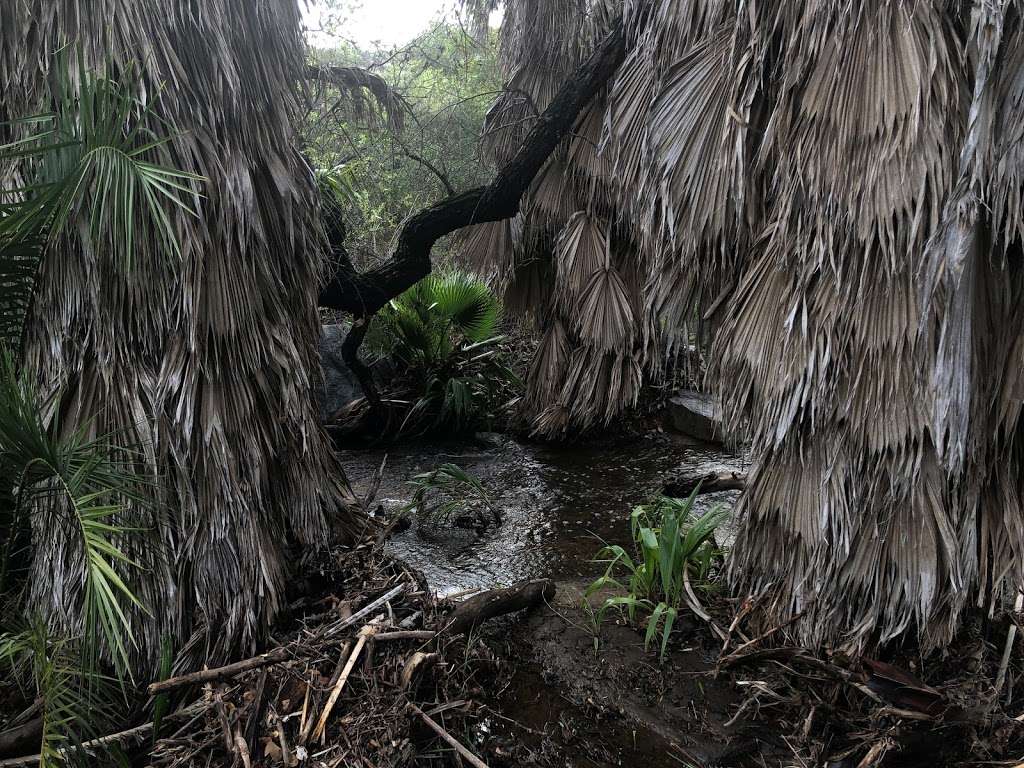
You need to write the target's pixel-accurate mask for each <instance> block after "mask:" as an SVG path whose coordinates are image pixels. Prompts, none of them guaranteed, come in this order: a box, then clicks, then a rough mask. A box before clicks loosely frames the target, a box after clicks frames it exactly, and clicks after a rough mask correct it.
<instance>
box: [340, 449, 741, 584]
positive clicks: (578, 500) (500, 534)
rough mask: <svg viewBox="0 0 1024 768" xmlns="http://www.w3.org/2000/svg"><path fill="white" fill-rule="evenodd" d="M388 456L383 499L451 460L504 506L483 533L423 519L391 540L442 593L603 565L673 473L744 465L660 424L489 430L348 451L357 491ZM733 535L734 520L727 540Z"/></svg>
mask: <svg viewBox="0 0 1024 768" xmlns="http://www.w3.org/2000/svg"><path fill="white" fill-rule="evenodd" d="M385 455H386V456H387V464H386V469H385V472H384V477H383V482H382V484H381V488H380V491H379V493H378V494H377V502H378V503H380V504H382V505H383V506H384V507H385V509H386V510H387V511H388V512H391V511H394V510H396V509H398V508H400V507H401V506H402V505H404V504H405V503H406V502H407V501H408V500H409V497H410V496H411V493H412V489H411V487H410V486H409V484H408V481H409V480H410V479H411V478H412V477H413V476H414V475H416V474H418V473H421V472H429V471H431V470H433V469H435V468H436V467H437V466H439V465H440V464H444V463H449V462H450V463H453V464H457V465H458V466H460V467H462V469H464V470H466V471H467V472H470V473H471V474H473V475H475V476H476V477H477V478H478V479H479V480H480V481H481V482H482V484H483V486H484V487H485V489H486V490H487V492H488V494H489V495H490V496H491V498H492V499H493V501H494V503H495V505H496V506H497V507H498V508H499V509H500V510H501V511H502V513H503V515H504V522H503V524H502V525H501V526H498V527H493V526H492V527H490V528H488V529H487V530H484V531H482V532H475V531H473V530H463V529H461V528H458V527H455V526H453V525H451V524H450V523H444V522H438V521H417V522H415V523H414V524H413V526H412V527H411V528H410V529H408V530H406V531H404V532H402V533H400V534H398V535H396V536H394V537H393V538H392V539H391V542H390V545H389V546H390V547H391V551H392V552H393V553H394V554H395V555H397V556H399V557H401V558H402V559H404V560H405V561H406V562H407V563H409V564H410V565H411V566H413V567H415V568H418V569H420V570H421V571H423V572H424V574H425V575H426V577H427V580H428V581H429V583H430V584H431V585H432V586H433V587H434V589H436V590H437V591H438V593H440V594H442V595H445V594H452V593H455V592H461V591H465V590H470V589H475V588H490V587H494V586H506V585H509V584H512V583H514V582H517V581H522V580H524V579H529V578H538V577H551V578H555V579H559V578H569V577H578V576H589V575H592V574H595V573H597V572H598V571H599V570H600V566H598V565H596V564H595V563H593V562H592V560H593V557H594V555H595V553H596V552H597V550H598V549H600V547H601V546H602V542H608V543H616V544H623V545H626V544H628V540H629V512H630V510H631V509H632V508H633V506H634V505H636V504H638V503H641V502H643V501H644V500H645V499H649V498H650V497H651V496H652V495H654V494H656V493H658V492H659V490H660V489H661V487H662V486H663V485H664V483H665V482H666V481H667V480H668V479H670V478H671V477H673V476H676V475H681V474H686V475H692V474H698V473H706V472H712V471H723V470H736V469H743V468H744V464H743V462H742V460H741V459H740V458H739V457H737V456H735V455H733V454H730V453H728V452H726V451H725V450H724V449H722V448H720V447H716V446H711V445H708V444H705V443H699V442H694V441H690V440H688V439H687V438H684V437H682V436H678V435H670V434H663V433H658V432H655V433H651V434H649V435H647V436H644V437H641V438H622V439H609V440H605V441H601V442H591V443H585V444H574V445H561V446H551V445H536V444H529V443H523V442H518V441H516V440H513V439H511V438H505V437H500V436H496V435H489V436H487V437H486V439H485V440H483V441H480V442H475V443H462V444H422V443H420V444H416V445H409V446H402V447H398V448H391V449H389V450H388V451H384V450H380V449H375V450H360V451H345V452H344V453H343V455H342V461H343V464H344V466H345V469H346V471H347V472H348V473H349V478H350V480H351V482H352V484H353V486H354V487H355V488H356V490H357V491H362V490H364V489H365V488H367V487H368V486H369V484H370V482H371V479H372V477H373V473H374V471H375V470H376V469H377V468H378V467H379V466H380V463H381V461H382V460H383V459H384V457H385ZM735 495H736V494H735V493H722V494H710V495H707V496H702V497H700V498H699V499H698V502H697V505H698V509H699V510H701V511H703V510H706V509H708V508H710V507H711V506H712V505H714V504H719V503H726V504H731V503H732V502H733V501H734V499H735ZM729 538H730V531H729V530H728V526H726V530H724V531H722V532H721V533H720V535H719V541H720V543H727V542H728V539H729Z"/></svg>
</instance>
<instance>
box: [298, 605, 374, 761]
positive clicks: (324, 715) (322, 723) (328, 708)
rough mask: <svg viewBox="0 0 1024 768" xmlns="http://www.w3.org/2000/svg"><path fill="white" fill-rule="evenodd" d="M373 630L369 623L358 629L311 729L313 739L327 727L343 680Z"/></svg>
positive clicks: (342, 686) (350, 672) (354, 663)
mask: <svg viewBox="0 0 1024 768" xmlns="http://www.w3.org/2000/svg"><path fill="white" fill-rule="evenodd" d="M375 631H376V630H375V629H374V627H372V626H369V625H367V626H365V627H363V628H362V630H360V632H359V640H358V641H356V647H355V648H353V649H352V655H351V656H349V657H348V661H347V662H346V663H345V669H344V670H343V671H342V673H341V675H340V676H339V677H338V682H337V683H335V685H334V690H332V691H331V695H330V697H329V698H328V699H327V703H326V704H324V711H323V712H321V713H320V720H319V722H317V724H316V728H315V729H314V730H313V741H316V740H317V739H318V738H320V734H322V733H323V732H324V728H326V727H327V720H328V718H330V716H331V712H332V710H333V709H334V705H335V704H337V703H338V697H339V696H340V695H341V689H342V688H344V687H345V681H346V680H348V676H349V675H351V674H352V670H353V668H354V667H355V665H356V661H357V660H358V659H359V654H360V653H362V651H363V646H365V645H366V643H367V641H368V640H369V639H370V638H371V637H373V634H374V632H375Z"/></svg>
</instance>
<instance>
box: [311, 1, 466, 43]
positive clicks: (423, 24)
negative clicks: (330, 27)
mask: <svg viewBox="0 0 1024 768" xmlns="http://www.w3.org/2000/svg"><path fill="white" fill-rule="evenodd" d="M357 5H358V7H357V9H356V10H355V11H354V12H353V14H352V16H351V18H350V19H349V20H348V23H347V24H345V28H344V29H343V30H341V34H342V36H343V37H345V38H347V39H349V40H352V41H354V42H356V43H359V44H360V45H367V44H369V43H372V42H375V41H380V42H381V43H383V44H384V45H387V46H392V45H403V44H404V43H408V42H409V41H410V40H412V39H414V38H415V37H416V36H417V35H419V34H420V33H422V32H424V31H426V30H427V28H428V27H429V26H430V23H431V22H433V21H434V20H436V19H437V18H438V17H439V16H440V15H441V13H442V12H445V13H448V14H449V15H450V16H451V17H452V18H454V14H453V8H454V5H455V3H454V2H453V0H362V1H361V2H359V3H357ZM323 15H324V4H323V3H322V2H317V0H310V2H309V5H308V7H307V9H306V11H305V17H306V27H307V29H308V30H309V36H310V40H311V42H313V43H314V44H315V45H329V44H330V42H331V38H330V37H329V36H328V35H325V34H324V33H323V32H321V31H319V30H320V29H321V26H322V24H323V20H324V19H323Z"/></svg>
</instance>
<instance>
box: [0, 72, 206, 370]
mask: <svg viewBox="0 0 1024 768" xmlns="http://www.w3.org/2000/svg"><path fill="white" fill-rule="evenodd" d="M66 58H67V57H66V55H62V56H60V57H59V59H60V61H61V62H62V64H61V66H59V67H58V72H59V73H61V75H62V76H61V77H60V79H59V84H58V85H59V93H58V98H57V99H56V109H55V111H54V112H52V113H50V114H45V115H39V116H36V117H32V118H28V119H24V120H20V121H17V122H15V123H12V124H10V127H11V128H12V129H14V130H15V131H16V132H17V133H19V134H21V137H20V138H18V139H17V140H15V141H13V142H10V143H8V144H5V145H3V146H0V168H7V167H13V166H14V164H15V163H16V164H17V167H18V169H19V172H18V177H19V182H17V183H15V184H13V185H11V186H10V187H5V188H4V189H3V190H2V191H0V339H3V340H4V342H5V343H7V344H8V346H9V347H10V348H11V349H15V350H17V349H18V348H19V346H20V337H21V329H22V326H23V324H24V320H25V317H26V314H27V313H28V311H29V308H30V306H31V300H32V293H33V290H34V285H35V277H36V275H37V274H38V270H39V265H40V263H41V262H42V259H43V258H44V256H45V254H46V252H47V249H53V248H58V247H60V245H61V243H62V242H64V241H65V240H66V239H69V238H71V239H74V238H77V239H79V240H81V241H83V242H82V245H83V247H85V248H88V249H103V250H106V251H108V252H110V253H112V254H116V255H118V256H119V259H118V260H117V261H118V263H119V264H120V266H121V268H122V269H125V270H127V269H129V268H130V267H131V262H132V258H133V255H134V253H135V243H136V241H137V240H144V241H146V242H147V243H153V244H154V245H155V246H156V247H157V249H158V252H159V253H161V254H162V255H163V256H164V257H165V258H175V257H179V256H180V255H181V247H180V244H179V242H178V235H177V232H176V231H175V227H174V225H173V224H172V216H171V210H170V209H179V210H183V211H185V212H187V213H189V214H194V213H195V201H196V199H197V198H198V192H197V189H196V187H197V183H198V182H199V181H201V177H199V176H196V175H195V174H191V173H185V172H183V171H178V170H175V169H172V168H170V167H168V166H166V165H162V164H160V163H159V162H157V161H156V158H157V157H158V155H159V154H160V153H159V150H160V148H161V147H162V146H163V145H164V144H166V143H168V142H169V141H170V138H168V137H159V136H157V134H156V133H154V131H153V129H152V128H151V127H150V126H151V125H156V126H160V125H161V124H160V121H159V120H158V119H157V118H156V117H155V115H154V114H153V101H152V100H150V101H148V102H144V101H142V99H141V98H139V97H138V96H136V95H135V94H134V93H133V92H132V91H131V89H130V88H129V87H127V86H125V85H122V84H121V83H120V82H117V81H114V80H111V79H108V78H106V77H104V76H102V75H99V74H97V73H94V72H92V71H90V70H88V69H87V68H86V67H85V65H84V64H83V63H82V61H81V60H79V61H78V67H77V70H76V71H75V72H74V73H72V72H71V71H69V69H68V67H67V66H66ZM76 221H86V222H88V227H87V229H86V231H81V230H77V229H76V230H74V231H72V222H76Z"/></svg>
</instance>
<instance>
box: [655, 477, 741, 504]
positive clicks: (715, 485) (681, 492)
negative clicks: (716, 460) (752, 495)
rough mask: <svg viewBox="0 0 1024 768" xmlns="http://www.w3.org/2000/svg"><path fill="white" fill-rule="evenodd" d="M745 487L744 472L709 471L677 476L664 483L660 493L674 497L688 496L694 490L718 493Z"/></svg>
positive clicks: (700, 492) (682, 497) (701, 492)
mask: <svg viewBox="0 0 1024 768" xmlns="http://www.w3.org/2000/svg"><path fill="white" fill-rule="evenodd" d="M746 487H747V475H746V473H744V472H709V473H708V474H706V475H693V476H688V477H677V478H675V479H674V480H670V481H669V482H667V483H665V487H664V488H663V489H662V494H664V495H665V496H671V497H672V498H674V499H685V498H688V497H689V496H690V495H691V494H692V493H693V492H694V491H696V492H697V494H698V495H700V494H703V493H718V492H719V491H742V490H743V489H744V488H746Z"/></svg>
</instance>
